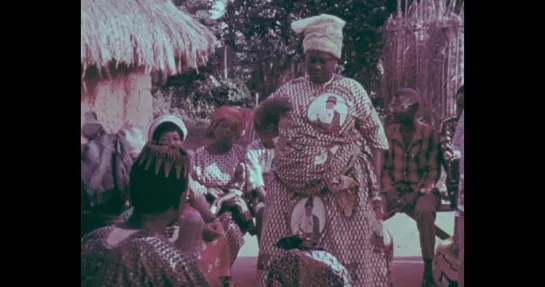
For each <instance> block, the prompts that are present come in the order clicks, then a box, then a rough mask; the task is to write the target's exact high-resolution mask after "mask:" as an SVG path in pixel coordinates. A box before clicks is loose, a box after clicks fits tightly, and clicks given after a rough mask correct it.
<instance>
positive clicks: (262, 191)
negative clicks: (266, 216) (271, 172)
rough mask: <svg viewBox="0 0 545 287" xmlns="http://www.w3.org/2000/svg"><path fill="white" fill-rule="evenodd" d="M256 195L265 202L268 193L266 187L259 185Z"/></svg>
mask: <svg viewBox="0 0 545 287" xmlns="http://www.w3.org/2000/svg"><path fill="white" fill-rule="evenodd" d="M256 195H257V198H258V199H259V201H261V202H265V196H266V195H267V193H266V192H265V188H263V187H258V188H257V189H256Z"/></svg>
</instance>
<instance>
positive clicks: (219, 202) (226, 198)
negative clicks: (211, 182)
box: [212, 191, 237, 213]
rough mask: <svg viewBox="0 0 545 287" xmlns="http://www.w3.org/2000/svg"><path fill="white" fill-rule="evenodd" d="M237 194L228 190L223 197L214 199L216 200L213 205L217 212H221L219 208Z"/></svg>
mask: <svg viewBox="0 0 545 287" xmlns="http://www.w3.org/2000/svg"><path fill="white" fill-rule="evenodd" d="M236 196H237V195H236V194H235V193H234V192H231V191H230V192H228V193H226V194H225V195H223V196H222V197H220V198H218V199H216V200H214V202H213V203H212V207H215V210H216V213H217V212H219V210H220V209H221V206H222V204H223V203H224V202H227V201H229V200H231V199H233V198H235V197H236Z"/></svg>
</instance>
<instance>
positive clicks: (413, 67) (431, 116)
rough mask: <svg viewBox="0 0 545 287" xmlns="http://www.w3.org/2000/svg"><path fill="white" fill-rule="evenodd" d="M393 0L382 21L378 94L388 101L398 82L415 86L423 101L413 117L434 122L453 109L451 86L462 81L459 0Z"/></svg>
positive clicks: (461, 7)
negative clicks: (394, 3) (390, 11)
mask: <svg viewBox="0 0 545 287" xmlns="http://www.w3.org/2000/svg"><path fill="white" fill-rule="evenodd" d="M397 2H398V4H397V5H398V10H397V13H395V15H392V16H390V18H389V19H388V20H387V22H386V24H385V26H384V27H383V28H384V34H385V37H386V39H385V40H386V41H385V42H386V43H385V46H384V51H383V54H382V59H381V66H380V68H381V69H383V75H382V83H381V98H382V99H383V100H384V102H385V103H386V104H388V103H389V102H390V100H391V99H392V96H393V94H394V92H395V90H397V89H398V88H400V87H409V88H414V89H416V90H418V91H419V92H420V95H421V96H422V100H423V102H424V105H423V108H422V109H420V111H419V117H421V118H423V119H425V120H426V121H427V122H428V123H429V124H432V125H434V126H435V127H438V126H439V125H440V123H441V121H442V120H444V119H445V118H447V117H450V116H453V115H455V114H456V104H455V102H456V99H455V96H456V91H457V89H458V88H459V87H460V86H461V85H462V83H463V81H464V21H463V0H435V1H431V0H414V1H412V4H411V5H410V6H409V5H407V3H408V1H407V0H405V1H401V0H398V1H397ZM403 4H404V5H403ZM402 5H403V6H404V8H405V9H404V10H405V13H402V12H401V10H402V9H401V7H402Z"/></svg>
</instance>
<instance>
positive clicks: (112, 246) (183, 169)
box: [81, 143, 210, 287]
mask: <svg viewBox="0 0 545 287" xmlns="http://www.w3.org/2000/svg"><path fill="white" fill-rule="evenodd" d="M187 162H188V155H187V153H186V152H185V151H184V150H182V149H181V148H175V147H170V146H166V145H155V144H153V143H148V144H146V146H145V147H144V149H143V151H142V152H141V153H140V155H139V157H138V158H137V159H136V161H135V163H134V165H133V167H132V168H131V172H130V181H129V185H130V187H129V193H130V198H131V203H132V205H133V206H134V213H133V215H132V216H131V217H130V218H129V220H128V221H127V222H124V223H119V224H116V225H112V226H108V227H104V228H100V229H97V230H95V231H93V232H91V233H89V234H87V235H85V236H84V237H83V238H82V240H81V286H85V287H91V286H105V287H108V286H112V287H113V286H144V285H145V286H156V287H158V286H210V285H209V283H208V282H207V280H206V278H205V276H204V274H203V273H202V271H201V269H200V266H199V261H198V258H197V256H195V255H194V254H192V253H183V252H181V251H180V250H179V249H177V248H176V247H174V246H173V245H172V244H171V243H169V242H168V239H167V238H166V236H165V232H164V231H165V229H166V228H167V226H169V225H171V224H173V223H174V222H175V221H177V220H178V218H179V208H180V206H181V203H182V196H184V195H185V192H186V190H187V172H188V171H187Z"/></svg>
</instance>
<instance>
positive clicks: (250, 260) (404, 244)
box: [233, 212, 454, 287]
mask: <svg viewBox="0 0 545 287" xmlns="http://www.w3.org/2000/svg"><path fill="white" fill-rule="evenodd" d="M436 223H437V225H438V226H439V227H441V228H442V229H443V230H445V231H446V232H448V233H449V234H452V232H453V231H454V213H453V212H444V213H439V214H438V215H437V221H436ZM385 224H386V226H387V227H388V228H389V229H390V230H391V231H392V234H393V236H394V244H395V251H394V256H395V258H394V264H393V270H392V273H393V274H392V275H393V277H394V284H395V285H394V286H395V287H419V286H421V285H420V280H421V279H422V273H423V268H424V267H423V263H422V259H421V256H420V245H419V239H418V231H417V229H416V223H415V222H414V220H412V219H411V218H409V217H408V216H406V215H403V214H401V215H396V216H394V217H393V218H391V219H390V220H388V221H387V222H386V223H385ZM439 241H440V239H439V238H437V244H438V243H439ZM258 251H259V248H258V245H257V239H256V238H255V237H250V236H246V244H245V245H244V246H243V247H242V249H241V250H240V253H239V258H238V259H237V261H236V262H235V265H234V266H233V279H234V280H235V283H236V284H237V287H254V286H256V285H255V275H256V270H257V269H256V268H257V267H256V264H257V254H258Z"/></svg>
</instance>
